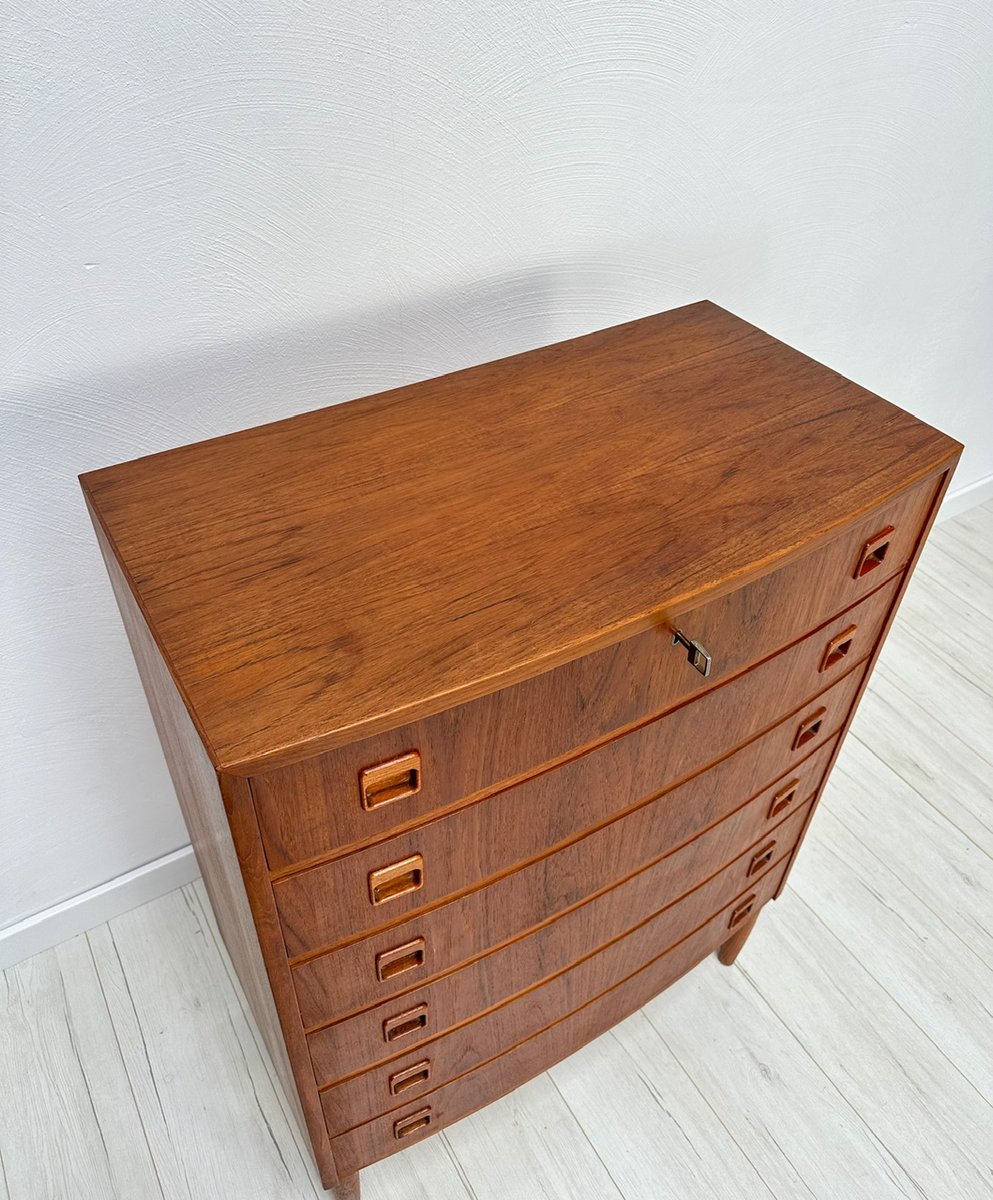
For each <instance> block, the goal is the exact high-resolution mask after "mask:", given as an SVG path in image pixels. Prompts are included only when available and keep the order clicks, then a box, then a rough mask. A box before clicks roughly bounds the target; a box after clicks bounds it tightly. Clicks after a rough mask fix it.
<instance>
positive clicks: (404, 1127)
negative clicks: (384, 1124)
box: [393, 1105, 431, 1142]
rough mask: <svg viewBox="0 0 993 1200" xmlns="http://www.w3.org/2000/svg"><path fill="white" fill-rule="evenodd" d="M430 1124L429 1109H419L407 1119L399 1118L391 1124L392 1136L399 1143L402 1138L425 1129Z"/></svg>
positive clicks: (428, 1107) (428, 1106)
mask: <svg viewBox="0 0 993 1200" xmlns="http://www.w3.org/2000/svg"><path fill="white" fill-rule="evenodd" d="M430 1124H431V1107H430V1105H427V1106H426V1107H424V1108H419V1109H418V1110H417V1112H413V1113H411V1114H410V1116H408V1117H400V1118H399V1120H396V1121H394V1122H393V1136H394V1137H395V1138H396V1140H397V1141H398V1142H399V1141H400V1140H401V1139H402V1138H405V1137H410V1136H411V1134H414V1133H417V1132H418V1131H419V1130H421V1129H427V1127H428V1126H429V1125H430Z"/></svg>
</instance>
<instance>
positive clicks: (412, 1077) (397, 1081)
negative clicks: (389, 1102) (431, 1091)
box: [390, 1058, 431, 1096]
mask: <svg viewBox="0 0 993 1200" xmlns="http://www.w3.org/2000/svg"><path fill="white" fill-rule="evenodd" d="M430 1078H431V1060H430V1059H427V1058H425V1059H424V1060H423V1061H422V1062H419V1063H414V1065H413V1066H412V1067H405V1068H404V1070H402V1071H395V1072H394V1073H393V1074H392V1075H391V1076H390V1095H391V1096H400V1095H402V1094H403V1093H404V1092H406V1091H409V1090H410V1089H411V1088H413V1087H418V1086H419V1085H420V1084H422V1083H427V1081H428V1080H429V1079H430Z"/></svg>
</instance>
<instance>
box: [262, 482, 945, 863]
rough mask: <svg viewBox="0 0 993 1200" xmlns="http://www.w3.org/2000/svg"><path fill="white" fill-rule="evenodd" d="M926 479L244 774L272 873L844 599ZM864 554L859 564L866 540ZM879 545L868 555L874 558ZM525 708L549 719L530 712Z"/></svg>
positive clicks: (524, 765)
mask: <svg viewBox="0 0 993 1200" xmlns="http://www.w3.org/2000/svg"><path fill="white" fill-rule="evenodd" d="M935 488H936V484H935V482H934V481H933V480H932V481H927V482H925V483H924V484H921V485H918V486H917V487H916V488H914V489H912V490H911V491H908V492H906V493H903V494H902V495H900V496H898V497H897V498H895V499H894V500H892V501H890V502H889V503H888V504H886V505H884V506H882V507H880V508H878V509H876V510H875V511H874V512H873V513H872V514H870V515H869V516H867V517H865V518H863V519H861V520H860V521H858V522H856V523H854V524H853V525H851V526H849V527H848V528H847V529H846V530H845V531H843V532H842V533H840V534H838V536H836V537H835V538H833V539H832V540H831V541H829V542H828V543H826V544H825V545H822V546H820V547H818V548H817V549H815V550H813V551H811V552H810V553H808V554H806V555H803V556H802V557H800V558H799V559H796V560H794V561H793V562H791V563H789V564H787V565H786V566H783V567H781V568H779V570H777V571H774V572H771V573H770V574H768V575H766V576H764V577H763V578H761V579H758V580H756V581H754V582H753V583H750V584H748V585H746V586H745V587H742V588H739V589H738V590H737V591H735V592H732V593H730V594H728V595H724V596H720V597H718V598H716V599H714V600H711V601H709V602H708V603H706V604H703V605H700V606H698V607H697V608H696V609H694V610H693V611H691V612H683V613H679V614H678V615H671V614H660V624H659V627H658V628H655V629H651V630H648V631H646V632H644V633H641V634H638V635H635V636H633V637H630V638H627V639H625V640H624V641H622V642H619V643H617V644H616V645H614V646H609V647H606V648H605V649H602V650H598V651H594V652H592V653H590V654H588V655H586V656H584V657H582V658H580V659H577V660H576V661H575V662H572V663H567V664H565V665H564V666H561V667H558V668H555V669H554V670H551V671H547V672H545V673H543V674H541V675H538V676H536V677H535V678H533V679H530V680H527V681H525V682H524V683H521V684H516V685H514V686H513V687H509V688H504V689H503V690H501V691H497V692H494V693H492V694H491V695H489V696H486V697H483V698H482V699H479V700H475V701H472V702H470V703H467V704H463V705H460V706H458V707H456V708H453V709H449V710H447V711H445V712H441V713H439V714H437V715H436V716H433V717H429V718H426V719H424V720H422V721H417V722H414V723H412V724H409V725H404V726H401V727H399V728H398V729H395V730H393V731H391V732H388V733H384V734H381V735H378V736H376V737H373V738H368V739H365V740H364V741H361V742H357V743H355V744H353V745H350V746H345V747H342V748H340V749H338V750H335V751H333V752H331V753H329V754H325V755H322V756H319V757H317V758H315V759H312V760H310V761H308V762H304V763H299V764H295V765H293V766H292V767H286V768H282V769H279V770H274V771H271V772H267V773H265V774H263V775H259V776H256V777H255V778H254V779H253V781H252V786H253V792H254V795H255V800H256V805H257V811H258V815H259V824H260V828H261V832H262V838H263V842H264V845H265V851H266V856H267V861H268V863H269V867H270V869H271V870H273V871H274V872H279V871H281V870H284V869H286V868H288V867H290V866H292V865H293V864H297V863H304V862H307V861H309V860H313V859H315V858H320V857H323V856H326V855H329V854H332V853H336V852H339V851H341V850H342V849H345V848H347V847H350V846H353V845H355V844H357V843H361V842H363V841H368V840H372V839H373V838H375V837H377V836H381V835H382V834H383V833H385V832H387V831H389V830H391V829H395V828H399V827H401V826H403V825H404V824H407V823H409V822H412V821H416V820H418V819H423V818H424V817H425V816H426V815H427V814H429V813H431V812H433V811H435V810H438V809H441V808H444V807H446V806H448V805H450V804H453V803H456V802H458V801H460V800H463V799H465V798H467V797H470V796H475V795H477V794H478V793H481V792H485V791H489V790H492V789H494V788H495V787H497V786H498V785H500V784H501V783H505V782H506V781H508V780H512V779H514V778H519V777H521V776H524V775H528V774H531V773H532V772H534V771H535V770H537V769H538V768H539V767H540V766H542V765H544V764H548V763H552V762H555V761H557V760H558V759H561V758H563V757H565V756H570V755H572V754H574V753H575V752H576V751H577V750H579V749H581V748H584V747H588V746H590V745H592V744H594V743H596V742H598V741H601V740H603V739H604V738H606V737H608V736H610V734H612V733H614V732H616V731H618V730H621V729H623V728H625V727H628V726H631V725H633V724H640V723H641V722H644V721H645V720H648V719H650V718H651V717H653V716H655V715H657V714H660V713H662V712H664V711H666V710H667V709H669V708H671V707H672V706H673V705H675V704H677V703H679V702H681V701H683V700H685V699H687V698H688V697H691V696H693V695H696V694H697V693H698V692H700V691H701V690H704V689H707V688H710V687H712V686H714V685H716V684H718V683H720V682H721V681H723V680H726V679H728V678H729V677H731V676H732V675H734V674H736V673H737V672H740V671H741V670H743V669H745V668H746V667H748V666H749V665H750V664H752V663H755V662H757V661H759V660H761V659H763V658H765V657H767V656H768V655H770V654H772V653H775V652H776V651H777V650H779V649H781V648H782V647H784V646H786V645H788V644H790V643H791V642H792V641H794V640H796V639H797V638H800V637H802V636H803V635H804V634H805V633H807V632H808V631H809V630H810V629H812V628H814V627H815V626H817V625H818V624H820V623H822V622H825V621H827V620H828V619H829V618H830V617H832V616H833V615H834V614H835V613H838V612H840V611H841V610H843V609H845V608H847V607H848V606H850V605H851V604H854V603H855V602H856V601H857V600H859V599H861V598H862V597H863V596H865V595H866V594H867V593H868V592H869V591H872V590H874V589H875V588H877V587H878V586H879V585H880V584H881V583H882V582H884V581H885V580H886V579H887V578H888V577H890V576H892V575H893V574H895V573H896V572H897V571H898V570H899V569H900V568H901V567H902V565H903V564H904V563H905V562H906V561H907V560H908V558H909V556H910V554H911V552H912V550H913V547H914V545H915V543H916V540H917V536H918V533H919V531H920V528H921V525H922V522H923V520H924V518H925V516H926V514H927V512H928V511H929V508H930V504H931V500H932V497H933V495H934V493H935ZM878 534H883V537H882V540H880V541H877V542H876V543H875V545H874V548H873V549H872V551H871V553H870V558H871V561H872V562H873V563H874V564H875V565H874V566H872V567H870V568H869V569H868V570H867V571H866V572H865V573H864V574H861V575H859V574H858V570H859V569H860V568H859V566H858V564H859V563H860V562H861V560H862V556H863V550H864V548H865V546H866V543H868V542H869V541H871V540H872V539H873V538H874V537H875V536H876V535H878ZM880 556H881V557H880ZM676 627H678V628H679V629H680V630H681V631H682V632H683V633H684V634H685V635H686V636H687V637H688V638H690V639H694V640H697V641H699V642H701V643H702V644H703V645H704V646H705V647H706V648H707V650H708V651H709V652H710V654H711V657H712V662H713V665H712V670H711V674H710V676H709V677H708V678H704V676H703V675H701V674H699V672H698V671H697V670H695V669H694V668H693V667H692V666H691V665H690V664H689V663H688V662H687V653H686V651H685V650H684V649H683V648H681V647H680V646H678V645H673V635H672V631H673V629H674V628H676ZM533 713H543V714H548V719H546V720H542V721H535V720H533V719H530V715H531V714H533Z"/></svg>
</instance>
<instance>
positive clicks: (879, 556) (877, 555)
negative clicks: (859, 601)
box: [855, 525, 896, 579]
mask: <svg viewBox="0 0 993 1200" xmlns="http://www.w3.org/2000/svg"><path fill="white" fill-rule="evenodd" d="M895 532H896V530H895V529H894V527H893V526H892V525H887V526H886V528H885V529H881V530H880V531H879V533H876V534H873V536H872V537H871V538H869V540H868V541H867V542H866V543H865V545H864V546H863V547H862V552H861V554H859V557H858V562H856V564H855V578H856V579H861V578H862V576H863V575H868V574H869V572H870V571H875V569H876V568H877V567H879V566H881V565H882V562H883V559H884V558H885V557H886V553H887V551H888V550H889V548H890V537H891V536H892V535H893V534H894V533H895Z"/></svg>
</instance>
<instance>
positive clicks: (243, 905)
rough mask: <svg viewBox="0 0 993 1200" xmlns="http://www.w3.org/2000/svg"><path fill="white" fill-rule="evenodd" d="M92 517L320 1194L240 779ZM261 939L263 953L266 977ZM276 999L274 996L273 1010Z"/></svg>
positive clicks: (287, 993) (241, 974) (311, 1109)
mask: <svg viewBox="0 0 993 1200" xmlns="http://www.w3.org/2000/svg"><path fill="white" fill-rule="evenodd" d="M91 517H93V524H94V528H95V530H96V535H97V541H98V543H99V546H100V552H101V554H102V555H103V559H104V563H105V565H106V568H107V573H108V575H109V576H110V582H111V586H112V587H113V589H114V595H115V597H116V599H117V604H118V608H119V609H120V612H121V617H122V619H123V622H124V628H125V630H126V632H127V636H128V641H129V642H130V644H131V649H132V653H133V654H134V659H135V663H136V665H137V668H138V674H139V677H140V678H141V682H142V686H143V688H144V691H145V695H146V698H147V700H148V704H149V707H150V709H151V712H152V718H153V720H154V722H155V727H156V730H157V731H158V734H159V739H160V741H161V743H162V749H163V752H164V754H165V758H166V763H167V765H168V768H169V773H170V775H171V777H172V781H173V785H174V786H175V789H176V795H177V797H178V800H179V805H180V808H181V810H182V813H183V817H184V819H185V821H186V827H187V830H188V832H189V834H190V840H191V842H192V844H193V850H194V852H195V854H196V858H197V863H198V865H199V867H200V871H201V874H202V875H203V881H204V886H205V887H206V889H207V894H208V896H209V898H210V902H211V906H212V908H213V911H214V915H215V917H216V919H217V924H218V928H219V929H220V931H221V936H222V937H223V939H224V944H225V946H226V947H227V951H228V954H229V955H230V957H231V961H232V963H233V964H234V968H235V971H236V972H237V974H238V978H239V980H240V982H241V986H242V988H243V990H244V992H245V996H246V998H247V1000H248V1003H249V1006H250V1007H251V1010H252V1013H253V1015H254V1017H255V1021H256V1023H257V1025H258V1028H259V1031H260V1033H261V1034H262V1038H263V1041H264V1042H265V1046H266V1049H267V1050H268V1052H269V1055H270V1058H271V1060H272V1063H273V1066H274V1067H275V1070H276V1073H277V1075H278V1077H279V1081H280V1083H281V1084H282V1087H283V1090H284V1092H285V1094H286V1098H287V1100H288V1101H289V1104H290V1107H291V1108H292V1110H293V1114H294V1117H295V1119H296V1121H297V1123H298V1125H299V1126H300V1129H301V1130H302V1131H303V1132H304V1134H305V1135H307V1136H308V1138H309V1140H310V1142H311V1143H312V1145H313V1148H314V1152H315V1155H316V1158H317V1161H318V1165H319V1167H320V1172H321V1178H322V1181H323V1182H324V1185H325V1187H330V1186H331V1185H332V1184H333V1183H334V1182H336V1180H337V1174H336V1172H335V1169H334V1163H333V1160H332V1158H331V1151H330V1145H329V1142H328V1138H327V1134H326V1126H325V1123H324V1119H323V1114H322V1112H321V1109H320V1103H319V1100H318V1096H317V1087H316V1083H315V1080H314V1074H313V1067H312V1066H311V1061H310V1054H309V1051H308V1049H307V1045H306V1039H305V1037H304V1033H303V1025H302V1023H301V1021H300V1015H299V1011H298V1009H297V1005H296V1001H295V996H294V994H293V989H292V985H291V983H290V978H289V968H288V966H287V965H286V959H285V951H284V950H283V947H282V942H281V939H279V934H278V927H277V928H275V929H273V928H272V927H270V928H268V929H267V928H266V927H265V926H264V925H263V924H261V923H260V925H259V927H258V928H257V926H256V920H255V919H254V918H253V907H254V908H256V909H258V908H259V907H262V908H264V898H262V900H263V903H262V904H260V902H259V898H258V897H256V898H255V900H256V902H255V904H254V905H250V903H249V899H248V895H247V894H246V884H248V885H249V886H250V887H252V888H253V889H254V890H256V891H258V890H259V889H260V888H264V889H265V890H266V891H267V892H268V893H269V903H270V905H271V904H272V894H271V887H270V885H269V883H268V880H267V879H266V878H265V876H264V873H259V872H257V871H253V870H251V869H250V864H249V865H246V869H245V872H244V876H243V868H242V866H241V864H240V863H239V853H241V854H244V853H245V851H246V849H247V844H248V842H249V840H250V838H251V836H252V833H253V831H254V838H255V840H256V842H257V843H258V854H259V857H260V859H261V853H262V850H261V840H260V838H259V834H258V826H257V824H256V821H255V812H254V807H253V804H252V798H251V792H250V789H249V785H248V781H247V780H244V779H235V778H232V777H219V776H218V774H217V772H216V770H215V768H214V766H213V764H212V763H211V761H210V758H209V756H208V755H207V752H206V750H205V749H204V746H203V742H202V741H201V739H200V735H199V734H198V732H197V730H196V728H195V727H194V725H193V722H192V720H191V719H190V716H189V714H188V712H187V710H186V706H185V705H184V704H183V701H182V698H181V697H180V695H179V692H178V690H177V689H176V686H175V684H174V683H173V680H172V677H171V676H170V674H169V671H168V668H167V667H166V664H165V662H164V661H163V659H162V657H161V655H160V654H159V651H158V648H157V647H156V645H155V642H154V639H153V638H152V635H151V632H150V631H149V629H148V625H147V624H146V622H145V618H144V616H143V615H142V613H141V610H140V609H139V607H138V605H137V603H136V601H135V599H134V596H133V595H132V592H131V589H130V587H129V586H128V584H127V581H126V580H125V578H124V575H123V572H122V571H121V568H120V566H119V564H118V562H117V559H116V558H115V556H114V554H113V551H112V550H111V549H110V547H109V545H108V543H107V540H106V537H105V535H104V532H103V530H102V528H101V526H100V523H99V521H98V520H97V519H96V517H95V516H94V514H93V513H92V510H91ZM222 785H223V791H222ZM229 819H230V824H229ZM233 834H234V835H235V837H236V838H237V841H238V843H239V846H238V852H236V850H235V842H234V840H233V837H232V835H233ZM276 939H279V940H278V944H277V941H276ZM260 940H261V941H262V942H263V944H265V945H266V948H267V951H268V959H269V967H268V970H267V965H266V962H265V960H264V959H263V955H262V951H261V949H260ZM280 968H282V973H283V974H284V975H285V980H284V981H281V980H280V978H279V975H280ZM274 993H275V994H276V995H279V996H280V1000H281V1003H280V1005H279V1009H277V1004H276V1002H275V1000H274ZM280 993H282V995H280Z"/></svg>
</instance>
